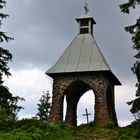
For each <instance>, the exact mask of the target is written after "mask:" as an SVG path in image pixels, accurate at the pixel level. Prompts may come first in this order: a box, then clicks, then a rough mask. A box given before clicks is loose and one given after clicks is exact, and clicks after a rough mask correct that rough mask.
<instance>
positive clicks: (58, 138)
mask: <svg viewBox="0 0 140 140" xmlns="http://www.w3.org/2000/svg"><path fill="white" fill-rule="evenodd" d="M138 127H139V125H138V123H133V124H132V125H131V126H128V127H125V128H116V127H115V126H114V125H113V124H112V122H106V123H104V124H102V125H96V124H94V123H90V124H89V125H81V126H79V127H72V126H66V125H64V123H59V124H53V123H51V124H49V123H48V122H46V121H39V120H21V121H18V122H16V123H14V124H10V123H8V124H1V125H0V140H138V139H139V140H140V134H139V132H138Z"/></svg>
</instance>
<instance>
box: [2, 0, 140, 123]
mask: <svg viewBox="0 0 140 140" xmlns="http://www.w3.org/2000/svg"><path fill="white" fill-rule="evenodd" d="M87 2H88V4H89V9H90V15H92V16H93V17H94V19H95V21H96V23H97V24H96V25H95V26H94V37H95V40H96V42H97V44H98V46H99V47H100V49H101V51H102V53H103V54H104V56H105V58H106V60H107V62H108V63H109V65H110V67H111V69H112V71H113V73H114V74H115V75H116V76H117V77H118V79H119V80H120V81H121V83H122V86H119V87H116V88H115V101H116V112H117V117H118V122H119V124H120V125H126V124H128V123H130V122H131V121H132V120H133V116H132V114H131V113H130V112H129V109H130V107H129V106H128V105H127V104H126V102H127V101H130V100H132V99H133V98H134V93H135V90H136V89H135V76H134V75H133V73H132V72H131V70H130V69H131V67H132V65H133V62H134V59H133V55H134V51H133V50H132V49H131V46H132V44H131V39H130V36H129V34H128V33H126V32H125V31H124V29H123V27H124V26H126V25H129V24H132V23H134V22H135V19H136V18H137V17H138V10H140V9H138V10H135V11H133V12H132V13H131V14H130V15H126V14H122V13H121V12H120V9H119V6H118V5H119V4H121V3H123V2H125V0H117V1H112V0H107V1H106V0H87ZM84 3H85V0H61V1H58V0H51V1H50V0H41V1H38V0H7V6H6V8H5V9H4V11H5V12H6V13H8V14H9V15H10V17H9V18H7V19H6V20H4V25H3V30H4V31H6V32H8V35H10V36H12V37H13V38H14V41H12V42H10V43H8V44H7V43H4V44H3V46H4V47H6V48H8V49H9V50H10V52H11V53H12V54H13V61H12V62H11V63H10V68H11V70H10V71H11V73H12V77H9V78H8V79H5V85H7V86H8V87H9V89H10V91H11V92H12V93H13V94H14V95H19V96H21V97H24V98H25V99H26V101H25V102H24V103H21V105H22V106H23V107H24V108H25V109H24V110H22V111H21V112H20V114H19V117H20V118H22V117H31V116H34V115H35V114H36V113H37V103H38V100H39V98H40V97H41V95H42V91H43V90H49V91H50V92H52V79H51V78H50V77H48V76H46V75H45V72H46V71H47V70H48V69H49V68H50V67H51V66H52V65H53V64H54V63H55V62H56V61H57V59H58V58H59V57H60V55H61V54H62V53H63V51H64V50H65V49H66V48H67V46H68V45H69V43H70V42H71V40H72V39H73V38H74V37H75V36H76V34H77V33H78V25H77V22H76V21H75V18H76V17H78V16H81V15H83V13H84V8H83V5H84ZM93 105H94V94H93V93H92V91H90V92H88V93H86V94H85V95H84V96H83V97H82V98H81V100H80V102H79V105H78V122H79V123H80V122H85V121H86V119H85V118H84V117H83V116H82V114H83V113H84V112H85V108H88V110H89V112H92V116H90V120H92V118H93V114H94V107H93Z"/></svg>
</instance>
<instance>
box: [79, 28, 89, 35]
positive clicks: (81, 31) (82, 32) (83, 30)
mask: <svg viewBox="0 0 140 140" xmlns="http://www.w3.org/2000/svg"><path fill="white" fill-rule="evenodd" d="M87 33H88V28H81V29H80V34H87Z"/></svg>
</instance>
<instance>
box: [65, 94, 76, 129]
mask: <svg viewBox="0 0 140 140" xmlns="http://www.w3.org/2000/svg"><path fill="white" fill-rule="evenodd" d="M69 97H70V96H67V95H66V100H67V112H66V119H65V122H66V123H67V124H71V125H74V126H76V125H77V102H76V100H74V99H72V98H71V99H70V98H69Z"/></svg>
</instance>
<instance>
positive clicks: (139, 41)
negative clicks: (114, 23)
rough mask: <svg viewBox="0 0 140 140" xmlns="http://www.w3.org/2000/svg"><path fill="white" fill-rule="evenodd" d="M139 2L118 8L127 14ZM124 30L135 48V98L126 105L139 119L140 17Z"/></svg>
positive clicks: (130, 1)
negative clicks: (129, 106) (130, 37)
mask: <svg viewBox="0 0 140 140" xmlns="http://www.w3.org/2000/svg"><path fill="white" fill-rule="evenodd" d="M139 4H140V0H129V1H128V2H126V3H124V4H122V5H120V8H121V11H122V12H124V13H127V14H129V13H130V9H131V8H132V9H134V8H136V6H137V5H139ZM125 30H126V31H127V32H129V33H130V34H131V35H132V43H133V46H132V48H133V49H134V50H136V55H135V56H134V57H135V59H136V61H135V63H134V66H133V67H132V71H133V73H134V74H135V75H136V78H137V83H136V87H137V91H136V99H134V100H132V101H131V102H128V105H132V107H131V110H130V111H131V112H132V113H133V114H134V115H135V118H136V119H140V17H139V18H138V19H137V20H136V23H135V24H134V25H130V26H127V27H125Z"/></svg>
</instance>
